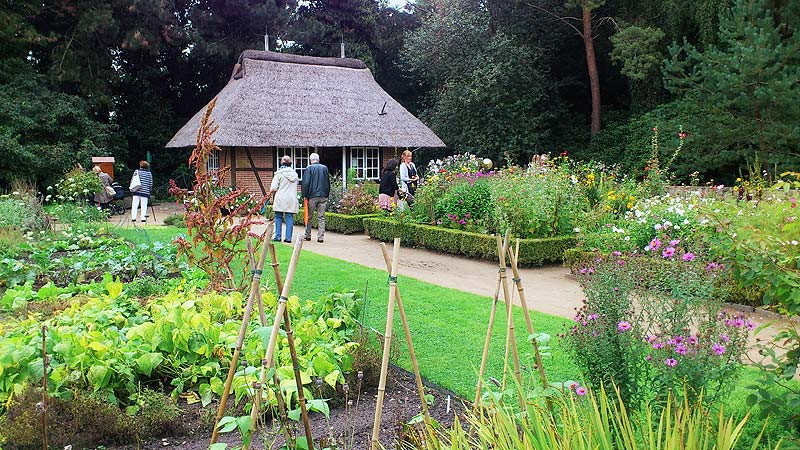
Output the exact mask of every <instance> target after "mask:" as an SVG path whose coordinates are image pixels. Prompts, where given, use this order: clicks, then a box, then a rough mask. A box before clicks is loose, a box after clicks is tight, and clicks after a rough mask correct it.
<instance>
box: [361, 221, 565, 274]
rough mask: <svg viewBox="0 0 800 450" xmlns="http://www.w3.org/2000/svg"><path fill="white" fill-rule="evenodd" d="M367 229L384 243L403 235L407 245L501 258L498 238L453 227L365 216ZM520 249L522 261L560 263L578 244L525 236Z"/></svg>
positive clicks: (486, 257) (535, 264) (475, 256)
mask: <svg viewBox="0 0 800 450" xmlns="http://www.w3.org/2000/svg"><path fill="white" fill-rule="evenodd" d="M363 222H364V229H366V231H367V234H369V236H370V237H371V238H375V239H378V240H381V241H384V242H389V241H392V240H393V239H394V238H395V237H397V236H399V237H400V240H401V242H402V243H403V244H404V245H407V246H410V247H422V248H427V249H429V250H436V251H439V252H443V253H450V254H454V255H463V256H467V257H470V258H481V259H486V260H490V261H494V260H497V240H496V238H495V237H494V236H492V235H488V234H480V233H470V232H466V231H460V230H454V229H450V228H442V227H435V226H431V225H419V224H415V223H399V222H397V221H395V220H392V219H384V218H367V219H364V221H363ZM519 246H520V249H519V259H520V261H519V262H520V264H522V265H526V266H541V265H543V264H547V263H559V262H561V261H562V260H563V257H564V251H565V250H567V249H570V248H573V247H574V246H575V238H574V237H573V236H559V237H554V238H544V239H521V240H520V244H519Z"/></svg>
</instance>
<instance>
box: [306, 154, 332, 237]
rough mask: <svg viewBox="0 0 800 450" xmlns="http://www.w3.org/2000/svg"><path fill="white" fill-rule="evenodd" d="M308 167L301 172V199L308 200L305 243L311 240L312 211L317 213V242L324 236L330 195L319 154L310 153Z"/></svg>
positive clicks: (326, 169) (326, 173)
mask: <svg viewBox="0 0 800 450" xmlns="http://www.w3.org/2000/svg"><path fill="white" fill-rule="evenodd" d="M308 162H309V163H310V165H309V166H308V167H306V169H305V170H304V171H303V181H302V191H303V198H304V199H307V200H308V222H307V223H306V236H305V239H306V240H307V241H310V240H311V222H312V219H313V217H314V211H316V212H317V225H318V229H317V242H322V239H323V237H324V236H325V208H326V207H327V206H328V195H330V193H331V181H330V178H329V176H328V168H327V167H326V166H325V165H324V164H320V163H319V154H317V153H312V154H311V155H309V157H308Z"/></svg>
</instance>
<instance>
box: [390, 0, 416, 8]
mask: <svg viewBox="0 0 800 450" xmlns="http://www.w3.org/2000/svg"><path fill="white" fill-rule="evenodd" d="M387 3H389V6H394V7H395V8H398V9H402V8H403V7H404V6H406V3H414V0H387Z"/></svg>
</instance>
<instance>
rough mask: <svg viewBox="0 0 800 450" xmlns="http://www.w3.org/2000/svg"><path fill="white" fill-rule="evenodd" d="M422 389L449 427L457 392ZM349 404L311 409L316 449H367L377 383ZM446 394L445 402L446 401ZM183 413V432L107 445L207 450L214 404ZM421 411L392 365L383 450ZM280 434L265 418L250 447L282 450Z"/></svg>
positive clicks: (297, 428)
mask: <svg viewBox="0 0 800 450" xmlns="http://www.w3.org/2000/svg"><path fill="white" fill-rule="evenodd" d="M425 393H426V394H430V395H432V396H433V398H434V403H433V406H432V407H431V408H430V415H431V417H432V418H433V419H435V420H436V421H438V422H439V423H440V424H441V425H443V426H447V427H449V426H451V425H452V424H453V419H454V417H455V415H456V414H458V415H459V416H462V417H460V418H459V420H462V422H463V414H464V412H465V408H464V405H463V404H462V402H461V400H460V399H459V398H458V397H456V395H455V394H454V393H452V392H450V391H448V390H445V389H442V388H440V387H438V386H435V385H432V384H430V383H425ZM349 397H350V400H352V402H351V403H352V404H351V405H349V406H348V404H346V403H344V401H343V399H339V400H340V401H339V406H336V407H332V408H331V413H330V419H326V418H325V416H324V415H322V414H319V413H311V414H310V415H309V418H310V420H311V427H312V435H313V439H314V443H315V447H316V448H323V447H332V448H336V447H337V446H338V448H347V449H369V448H370V439H371V436H372V425H373V421H374V417H375V404H376V402H377V385H371V386H365V387H364V388H363V390H362V392H361V393H360V395H359V394H358V392H357V391H356V389H351V391H350V394H349ZM448 398H449V402H448ZM183 406H184V414H182V415H181V420H182V424H181V426H180V427H179V428H182V429H183V430H184V431H185V433H182V434H179V435H174V436H169V437H159V438H154V439H152V440H149V441H145V442H141V443H139V444H131V445H124V446H111V447H107V448H108V449H115V450H134V449H136V450H139V449H142V450H154V449H164V448H179V449H187V450H201V449H202V450H205V449H207V448H208V443H209V439H210V437H211V422H212V421H213V417H214V414H215V412H216V403H214V404H211V405H209V406H208V407H206V408H199V407H197V406H196V405H191V406H187V405H183ZM420 411H421V407H420V398H419V394H418V393H417V388H416V384H415V382H414V376H413V374H412V373H410V372H407V371H405V370H403V369H400V368H398V367H394V366H391V367H390V370H389V376H388V379H387V386H386V394H385V397H384V403H383V414H382V416H381V434H380V442H381V444H382V445H383V446H384V447H386V448H395V447H397V446H398V444H399V443H400V442H401V441H403V440H404V439H407V437H408V434H409V433H413V432H409V431H408V430H409V429H408V427H405V426H404V425H403V424H405V423H407V422H408V421H409V420H411V419H412V418H413V417H414V416H416V415H418V414H419V413H420ZM293 426H294V429H293V431H292V434H293V435H294V436H296V437H301V436H304V430H303V426H302V423H298V422H293ZM219 442H225V443H227V444H228V446H229V448H232V447H235V446H238V445H241V439H240V436H239V434H238V432H233V433H228V434H221V435H220V439H219ZM283 443H284V439H283V434H282V433H281V431H280V430H279V429H278V428H277V422H272V419H267V427H266V429H265V430H262V431H260V432H259V433H258V435H257V436H255V437H254V438H253V441H252V444H251V446H250V448H252V449H265V448H280V446H281V445H283Z"/></svg>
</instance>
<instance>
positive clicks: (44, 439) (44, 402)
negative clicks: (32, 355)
mask: <svg viewBox="0 0 800 450" xmlns="http://www.w3.org/2000/svg"><path fill="white" fill-rule="evenodd" d="M42 448H43V449H44V450H47V325H42Z"/></svg>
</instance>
